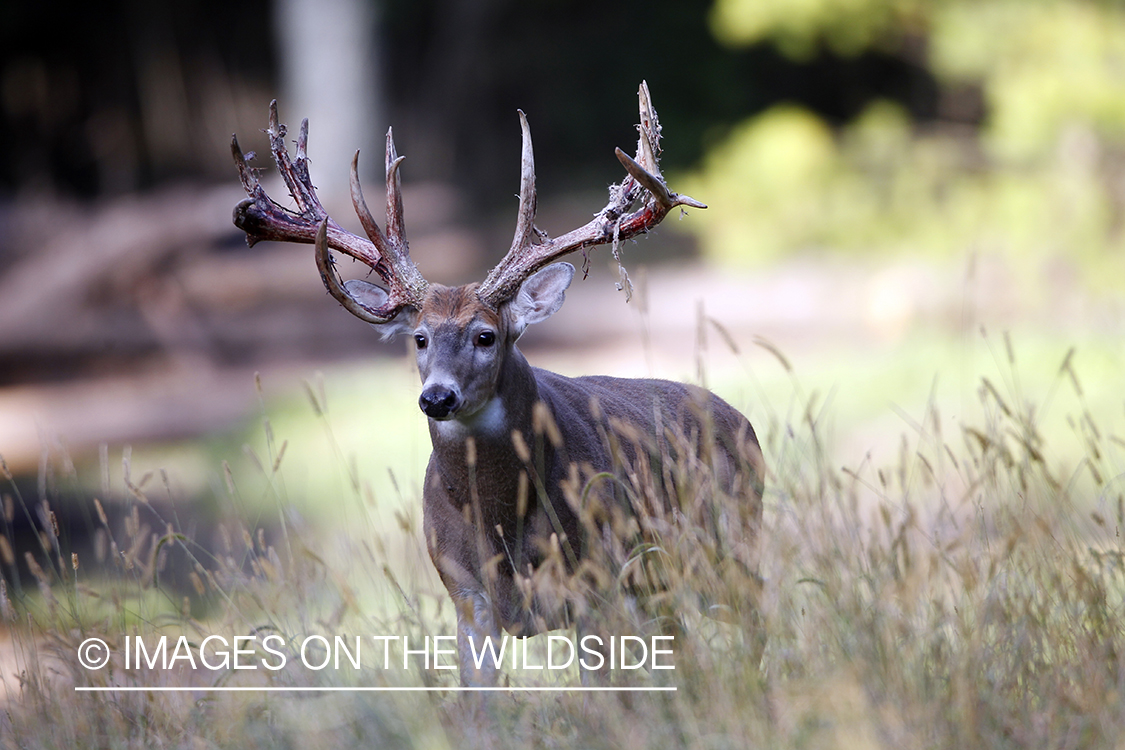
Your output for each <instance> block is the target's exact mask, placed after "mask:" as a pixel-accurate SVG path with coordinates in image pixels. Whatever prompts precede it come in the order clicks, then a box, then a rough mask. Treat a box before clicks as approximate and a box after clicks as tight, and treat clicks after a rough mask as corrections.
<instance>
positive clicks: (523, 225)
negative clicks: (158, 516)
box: [477, 82, 707, 307]
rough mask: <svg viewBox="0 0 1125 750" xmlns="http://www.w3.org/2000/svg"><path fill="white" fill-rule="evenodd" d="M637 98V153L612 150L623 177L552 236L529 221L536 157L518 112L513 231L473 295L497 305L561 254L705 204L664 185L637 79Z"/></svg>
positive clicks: (649, 111) (654, 122)
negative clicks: (585, 217)
mask: <svg viewBox="0 0 1125 750" xmlns="http://www.w3.org/2000/svg"><path fill="white" fill-rule="evenodd" d="M637 98H638V102H639V105H640V125H639V126H638V130H639V131H640V138H639V139H638V141H637V155H636V157H635V158H631V157H630V156H629V155H628V154H626V153H625V152H624V151H622V150H621V149H617V150H616V154H617V158H618V160H620V162H621V164H622V165H623V166H624V167H625V170H626V171H627V172H628V177H626V179H625V181H624V182H622V183H621V185H620V186H617V185H614V186H612V187H611V188H610V192H609V195H610V199H609V202H608V203H607V204H606V206H605V208H603V209H602V210H601V211H599V212H598V213H597V214H596V215H595V216H594V218H593V220H592V221H590V222H589V223H587V224H586V225H585V226H582V227H579V228H578V229H575V230H572V231H570V232H567V233H566V234H564V235H562V236H561V237H556V238H554V239H552V238H550V237H547V236H546V235H544V234H542V233H541V232H539V230H537V229H536V228H535V226H534V222H535V161H534V156H533V154H532V150H531V131H530V128H528V125H527V118H526V117H524V114H523V112H520V125H521V127H522V129H523V163H522V165H521V178H520V209H519V217H518V218H517V221H516V236H515V239H514V240H513V241H512V247H511V249H510V250H509V251H508V254H507V255H505V256H504V259H503V260H501V261H500V263H499V264H497V266H496V267H495V268H493V269H492V271H491V272H489V274H488V277H487V278H486V279H485V280H484V283H483V284H481V285H480V287H479V289H478V290H477V295H478V296H479V297H480V299H481V300H482V301H484V302H485V303H486V304H489V305H491V306H493V307H497V306H499V305H500V304H502V303H503V302H505V301H507V300H509V299H511V298H512V297H513V296H514V295H515V294H516V293H517V292H518V291H519V287H520V285H521V284H522V283H523V282H524V280H525V279H527V277H528V276H530V275H531V274H533V273H535V272H536V271H538V270H539V269H540V268H542V267H543V266H546V265H547V264H549V263H552V262H554V261H556V260H558V259H559V258H561V257H563V256H564V255H567V254H569V253H572V252H575V251H576V250H582V249H585V248H589V247H594V246H596V245H604V244H607V243H610V242H613V243H617V242H619V241H621V240H626V239H629V238H631V237H635V236H636V235H638V234H642V233H644V232H647V231H648V230H649V229H651V228H652V227H654V226H656V225H657V224H659V223H660V222H661V221H662V220H663V219H664V217H665V216H666V215H667V214H668V212H669V211H670V210H672V208H674V207H676V206H691V207H693V208H707V206H706V205H704V204H703V203H700V202H699V201H697V200H695V199H694V198H690V197H688V196H686V195H679V194H677V193H674V192H672V191H670V190H669V189H668V185H667V184H666V183H665V182H664V179H663V177H661V175H660V167H659V163H658V159H657V153H658V152H659V150H660V122H659V120H658V119H657V116H656V110H655V109H654V108H653V106H652V100H651V98H650V96H649V91H648V84H647V83H644V82H642V83H641V86H640V90H639V91H638V92H637ZM646 192H647V193H648V194H649V195H651V200H646V201H644V204H643V205H642V206H641V207H640V208H638V209H637V210H635V211H632V212H630V211H629V209H630V208H631V207H632V206H633V204H634V203H636V202H637V200H639V199H641V198H642V197H643V195H644V193H646Z"/></svg>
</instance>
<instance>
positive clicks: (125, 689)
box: [74, 685, 678, 693]
mask: <svg viewBox="0 0 1125 750" xmlns="http://www.w3.org/2000/svg"><path fill="white" fill-rule="evenodd" d="M677 689H678V688H676V687H206V686H201V687H180V686H175V687H167V686H162V687H144V686H138V685H126V686H120V687H79V686H75V688H74V690H75V692H79V693H138V692H154V693H189V692H190V693H435V692H448V693H641V692H649V693H655V692H673V693H674V692H676V690H677Z"/></svg>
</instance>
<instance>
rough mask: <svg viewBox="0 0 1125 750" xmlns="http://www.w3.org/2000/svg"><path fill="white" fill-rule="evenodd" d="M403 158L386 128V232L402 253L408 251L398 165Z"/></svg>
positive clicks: (388, 129)
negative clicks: (400, 248) (396, 149)
mask: <svg viewBox="0 0 1125 750" xmlns="http://www.w3.org/2000/svg"><path fill="white" fill-rule="evenodd" d="M405 158H406V157H405V156H399V155H398V152H397V151H395V135H394V130H393V129H392V128H387V156H386V170H387V234H389V235H390V236H391V239H392V241H393V242H394V243H395V244H396V245H399V246H400V247H402V249H403V254H404V255H405V254H408V252H409V251H408V250H407V243H406V222H405V221H404V219H403V211H402V176H401V175H400V174H399V171H398V165H399V164H402V160H403V159H405Z"/></svg>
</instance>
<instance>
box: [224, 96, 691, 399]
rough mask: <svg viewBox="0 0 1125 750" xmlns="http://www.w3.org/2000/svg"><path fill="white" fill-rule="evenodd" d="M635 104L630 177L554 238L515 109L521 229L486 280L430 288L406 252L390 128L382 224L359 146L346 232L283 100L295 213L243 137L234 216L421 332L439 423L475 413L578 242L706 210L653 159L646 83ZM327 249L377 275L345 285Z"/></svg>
mask: <svg viewBox="0 0 1125 750" xmlns="http://www.w3.org/2000/svg"><path fill="white" fill-rule="evenodd" d="M639 101H640V124H639V126H638V130H639V136H640V137H639V138H638V141H637V150H636V156H635V157H630V156H629V155H627V154H626V153H625V152H623V151H622V150H621V149H617V150H616V154H617V158H618V160H619V161H620V162H621V164H622V166H624V168H625V171H626V173H627V176H626V178H625V180H624V181H623V182H622V183H621V184H620V185H614V186H612V187H611V188H610V191H609V202H608V203H607V204H606V206H605V207H604V208H602V210H601V211H599V212H598V213H597V214H596V215H595V216H594V218H593V219H592V220H591V221H590V222H588V223H587V224H586V225H584V226H582V227H579V228H578V229H575V230H573V231H570V232H567V233H566V234H564V235H562V236H560V237H556V238H552V237H549V236H548V235H547V234H546V233H545V232H543V231H541V230H540V229H538V228H537V227H536V226H535V208H536V192H535V156H534V152H533V149H532V144H531V129H530V127H529V126H528V123H527V117H526V116H525V115H524V113H523V112H522V111H521V112H519V118H520V128H521V130H522V134H523V150H522V159H521V167H520V202H519V211H518V214H517V219H516V231H515V237H514V238H513V240H512V245H511V248H510V249H509V250H508V253H507V255H505V256H504V258H503V259H502V260H501V261H500V263H499V264H497V265H496V267H495V268H493V269H492V271H491V272H489V274H488V276H487V277H486V278H485V280H484V281H483V282H482V283H480V284H469V285H466V286H462V287H456V288H449V287H444V286H440V285H434V284H430V283H429V282H427V281H426V279H425V278H423V276H422V274H421V273H420V272H419V271H418V268H417V267H416V266H415V265H414V262H413V261H412V260H411V259H410V250H409V246H408V243H407V240H406V228H405V224H404V221H403V208H402V192H401V186H400V177H399V165H400V164H401V163H402V160H403V159H404V158H405V157H402V156H399V155H398V154H397V153H396V151H395V145H394V138H393V134H392V132H391V131H390V130H388V131H387V146H386V160H385V164H386V204H387V207H386V222H385V227H386V231H385V232H384V230H383V229H381V228H380V227H379V225H378V224H377V222H376V221H375V219H374V217H373V216H372V214H371V211H370V210H369V209H368V207H367V203H366V201H365V200H364V196H363V188H362V187H361V185H360V181H359V176H358V171H357V167H358V162H359V153H358V152H357V153H356V155H355V158H354V159H353V160H352V169H351V196H352V204H353V205H354V207H355V211H356V214H357V216H358V217H359V221H360V224H361V225H362V227H363V230H364V232H365V233H366V234H367V239H364V238H362V237H359V236H357V235H354V234H351V233H350V232H347V231H345V230H344V229H342V228H340V226H339V225H337V224H336V223H335V222H334V221H333V220H332V219H331V218H330V217H329V216H328V213H327V212H326V211H325V210H324V207H323V206H322V205H321V204H320V201H319V199H318V198H317V196H316V190H315V188H314V187H313V185H312V182H311V180H310V178H309V172H308V159H307V155H306V147H307V143H308V120H305V121H304V122H302V124H301V130H300V135H299V136H298V138H297V152H296V158H295V159H293V158H291V157H290V155H289V151H288V149H287V147H286V145H285V135H286V128H285V126H284V125H281V124H279V122H278V116H277V103H276V102H273V103H272V104H271V105H270V126H269V129H268V130H267V133H268V135H269V138H270V147H271V151H272V153H273V157H274V160H275V162H276V163H277V167H278V170H279V172H280V173H281V176H282V178H283V180H284V181H285V184H286V186H287V187H288V189H289V193H290V195H291V196H292V197H293V201H294V202H295V204H296V211H290V210H288V209H285V208H283V207H281V206H280V205H278V204H277V203H275V202H274V201H273V200H271V199H270V197H269V196H268V195H267V194H266V192H265V190H264V189H263V188H262V186H261V184H260V183H259V181H258V179H257V176H256V174H255V173H254V171H253V170H251V169H250V167H249V166H248V165H247V159H246V158H245V157H244V156H243V154H242V151H241V149H240V148H239V146H238V140H237V138H235V139H233V140H232V143H231V150H232V153H233V154H234V159H235V163H236V164H237V166H238V170H239V174H240V177H241V180H242V184H243V187H244V188H245V189H246V192H247V195H248V197H247V198H246V199H245V200H243V201H242V202H240V203H239V204H238V205H237V206H236V207H235V210H234V223H235V225H236V226H238V227H239V228H240V229H242V230H244V231H245V232H246V235H247V241H248V242H249V244H251V245H253V244H254V243H256V242H258V241H260V240H280V241H288V242H312V243H313V244H314V245H315V247H316V253H315V254H316V263H317V268H318V269H319V270H320V276H321V279H322V280H323V281H324V285H325V287H326V288H327V289H328V292H329V293H330V294H331V295H332V296H333V297H334V298H336V300H338V301H339V302H340V304H341V305H343V306H344V308H345V309H347V310H348V311H349V312H350V313H352V314H353V315H355V316H356V317H358V318H360V319H362V320H365V321H367V322H368V323H371V324H372V325H374V326H375V327H376V328H377V329H378V330H379V331H380V332H381V333H382V334H383V336H384V337H390V336H394V335H396V334H400V333H405V334H410V335H412V336H413V337H414V341H415V344H416V347H417V357H418V365H419V371H420V373H421V375H422V379H423V383H424V385H423V390H422V395H421V397H420V399H419V405H420V406H421V408H422V410H423V411H424V412H425V413H426V414H427V415H428V416H429V417H431V418H433V419H435V420H439V421H441V420H449V419H455V418H457V419H462V420H466V419H471V418H474V417H477V416H479V415H481V413H482V412H483V411H484V410H485V409H486V407H487V406H488V405H489V403H491V402H492V399H493V396H494V395H495V384H496V379H497V377H498V376H499V373H500V370H501V366H502V364H503V361H504V357H505V355H506V353H507V352H508V351H509V350H510V349H511V347H512V345H513V344H514V343H515V341H516V340H517V339H518V338H519V336H520V334H522V333H523V331H524V329H525V328H526V327H527V326H529V325H532V324H534V323H538V322H540V321H542V320H545V319H547V318H548V317H550V316H551V315H552V314H553V313H554V312H555V311H556V310H558V309H559V307H560V306H561V305H562V302H563V298H564V294H565V291H566V289H567V287H568V285H569V284H570V281H571V279H572V278H573V276H574V268H573V267H572V266H571V265H570V264H567V263H556V262H555V261H557V260H558V259H559V258H561V257H563V256H565V255H567V254H569V253H572V252H575V251H577V250H582V249H585V248H590V247H594V246H596V245H602V244H607V243H613V244H614V245H616V244H617V243H618V242H620V241H621V240H625V239H629V238H631V237H634V236H636V235H638V234H641V233H644V232H646V231H648V230H649V229H651V228H652V227H653V226H655V225H656V224H658V223H660V221H661V220H663V218H664V217H665V216H666V215H667V214H668V212H669V211H670V210H672V209H673V208H674V207H676V206H692V207H695V208H706V206H705V205H703V204H702V203H700V202H699V201H696V200H694V199H693V198H689V197H687V196H683V195H677V194H676V193H673V192H671V191H670V190H669V189H668V187H667V185H666V184H665V182H664V180H663V178H662V177H661V174H660V168H659V166H658V163H657V157H656V154H657V153H658V152H659V142H660V124H659V121H658V120H657V116H656V111H655V110H654V109H653V107H652V103H651V100H650V98H649V93H648V86H647V84H645V83H642V84H641V87H640V91H639ZM637 204H639V205H637ZM635 205H636V206H637V207H636V208H634V206H635ZM630 209H632V210H630ZM330 250H336V251H337V252H341V253H343V254H345V255H349V256H351V257H352V258H355V259H356V260H359V261H361V262H362V263H364V264H366V265H367V266H369V267H370V268H371V269H372V270H373V271H374V272H375V274H376V275H377V276H378V278H379V282H380V283H378V284H375V283H371V282H368V281H363V280H358V279H353V280H349V281H346V282H341V280H340V278H339V277H338V276H337V274H336V271H335V268H334V261H333V259H332V257H331V254H330V252H329V251H330Z"/></svg>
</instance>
